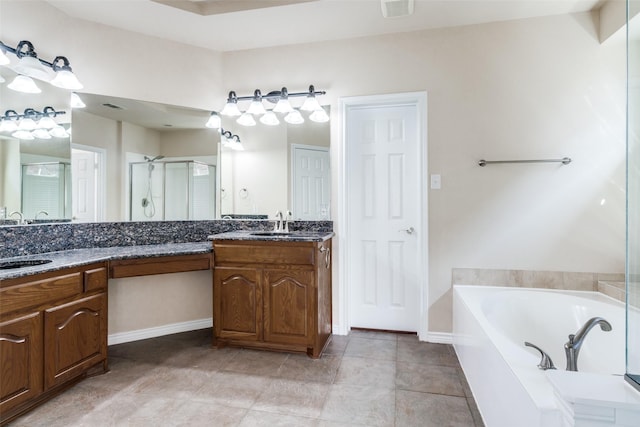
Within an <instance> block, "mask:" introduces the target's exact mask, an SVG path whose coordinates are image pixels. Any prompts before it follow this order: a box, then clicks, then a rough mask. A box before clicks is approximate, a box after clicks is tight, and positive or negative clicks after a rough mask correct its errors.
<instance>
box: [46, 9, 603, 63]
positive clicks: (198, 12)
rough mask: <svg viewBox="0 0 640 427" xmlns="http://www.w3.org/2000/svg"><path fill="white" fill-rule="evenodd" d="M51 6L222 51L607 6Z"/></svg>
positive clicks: (86, 18) (95, 20)
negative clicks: (401, 13)
mask: <svg viewBox="0 0 640 427" xmlns="http://www.w3.org/2000/svg"><path fill="white" fill-rule="evenodd" d="M45 1H47V3H49V4H51V5H53V6H54V7H56V8H58V9H59V10H61V11H62V12H64V13H66V14H68V15H70V16H72V17H75V18H79V19H83V20H87V21H92V22H97V23H101V24H105V25H109V26H112V27H116V28H120V29H124V30H129V31H133V32H137V33H142V34H146V35H149V36H155V37H159V38H162V39H167V40H173V41H176V42H180V43H185V44H189V45H193V46H198V47H202V48H206V49H212V50H216V51H222V52H226V51H235V50H244V49H254V48H264V47H272V46H280V45H288V44H298V43H310V42H318V41H325V40H341V39H347V38H353V37H364V36H372V35H379V34H389V33H398V32H407V31H416V30H421V29H429V28H442V27H452V26H460V25H470V24H481V23H487V22H497V21H507V20H512V19H522V18H531V17H538V16H548V15H558V14H566V13H574V12H583V11H588V10H593V9H597V8H598V7H599V6H600V5H601V3H602V0H415V8H414V13H413V14H412V15H410V16H405V17H396V18H384V17H383V16H382V13H381V4H380V1H381V0H311V1H305V0H289V1H287V0H155V1H154V0H45ZM391 1H393V0H391Z"/></svg>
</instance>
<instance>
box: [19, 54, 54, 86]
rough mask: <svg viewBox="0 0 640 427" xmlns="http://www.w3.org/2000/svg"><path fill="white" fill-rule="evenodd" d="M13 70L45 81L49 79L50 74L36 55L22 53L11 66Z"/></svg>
mask: <svg viewBox="0 0 640 427" xmlns="http://www.w3.org/2000/svg"><path fill="white" fill-rule="evenodd" d="M13 71H15V72H16V73H18V74H24V75H25V76H29V77H33V78H36V79H38V80H43V81H45V82H48V81H51V74H49V71H48V70H47V69H46V68H45V67H44V65H42V64H41V63H40V61H39V60H38V58H37V57H36V56H29V55H24V56H23V57H22V58H20V60H19V61H18V63H17V64H16V66H15V67H13Z"/></svg>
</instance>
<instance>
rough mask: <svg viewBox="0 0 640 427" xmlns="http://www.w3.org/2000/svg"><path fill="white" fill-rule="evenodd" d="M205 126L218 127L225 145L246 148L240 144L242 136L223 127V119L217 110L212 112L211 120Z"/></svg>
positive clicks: (237, 148) (238, 148)
mask: <svg viewBox="0 0 640 427" xmlns="http://www.w3.org/2000/svg"><path fill="white" fill-rule="evenodd" d="M252 119H253V118H252ZM205 126H206V127H208V128H211V129H217V130H218V131H219V132H220V142H221V143H222V145H223V146H224V147H230V148H233V149H234V150H244V148H243V147H242V145H241V144H240V137H239V136H238V135H234V134H232V133H231V132H230V131H228V130H224V129H223V128H222V120H221V119H220V114H218V113H217V112H216V111H212V112H211V115H210V116H209V120H207V123H205Z"/></svg>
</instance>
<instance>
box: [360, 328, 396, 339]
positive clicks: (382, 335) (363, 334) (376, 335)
mask: <svg viewBox="0 0 640 427" xmlns="http://www.w3.org/2000/svg"><path fill="white" fill-rule="evenodd" d="M349 338H366V339H369V340H385V341H396V340H397V339H398V334H396V333H393V332H381V331H364V330H361V329H352V330H351V331H349Z"/></svg>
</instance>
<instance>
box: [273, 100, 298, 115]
mask: <svg viewBox="0 0 640 427" xmlns="http://www.w3.org/2000/svg"><path fill="white" fill-rule="evenodd" d="M273 111H274V112H276V113H290V112H292V111H293V107H292V106H291V103H290V102H289V100H288V99H285V98H280V99H279V100H278V102H277V104H276V106H275V107H273Z"/></svg>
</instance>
